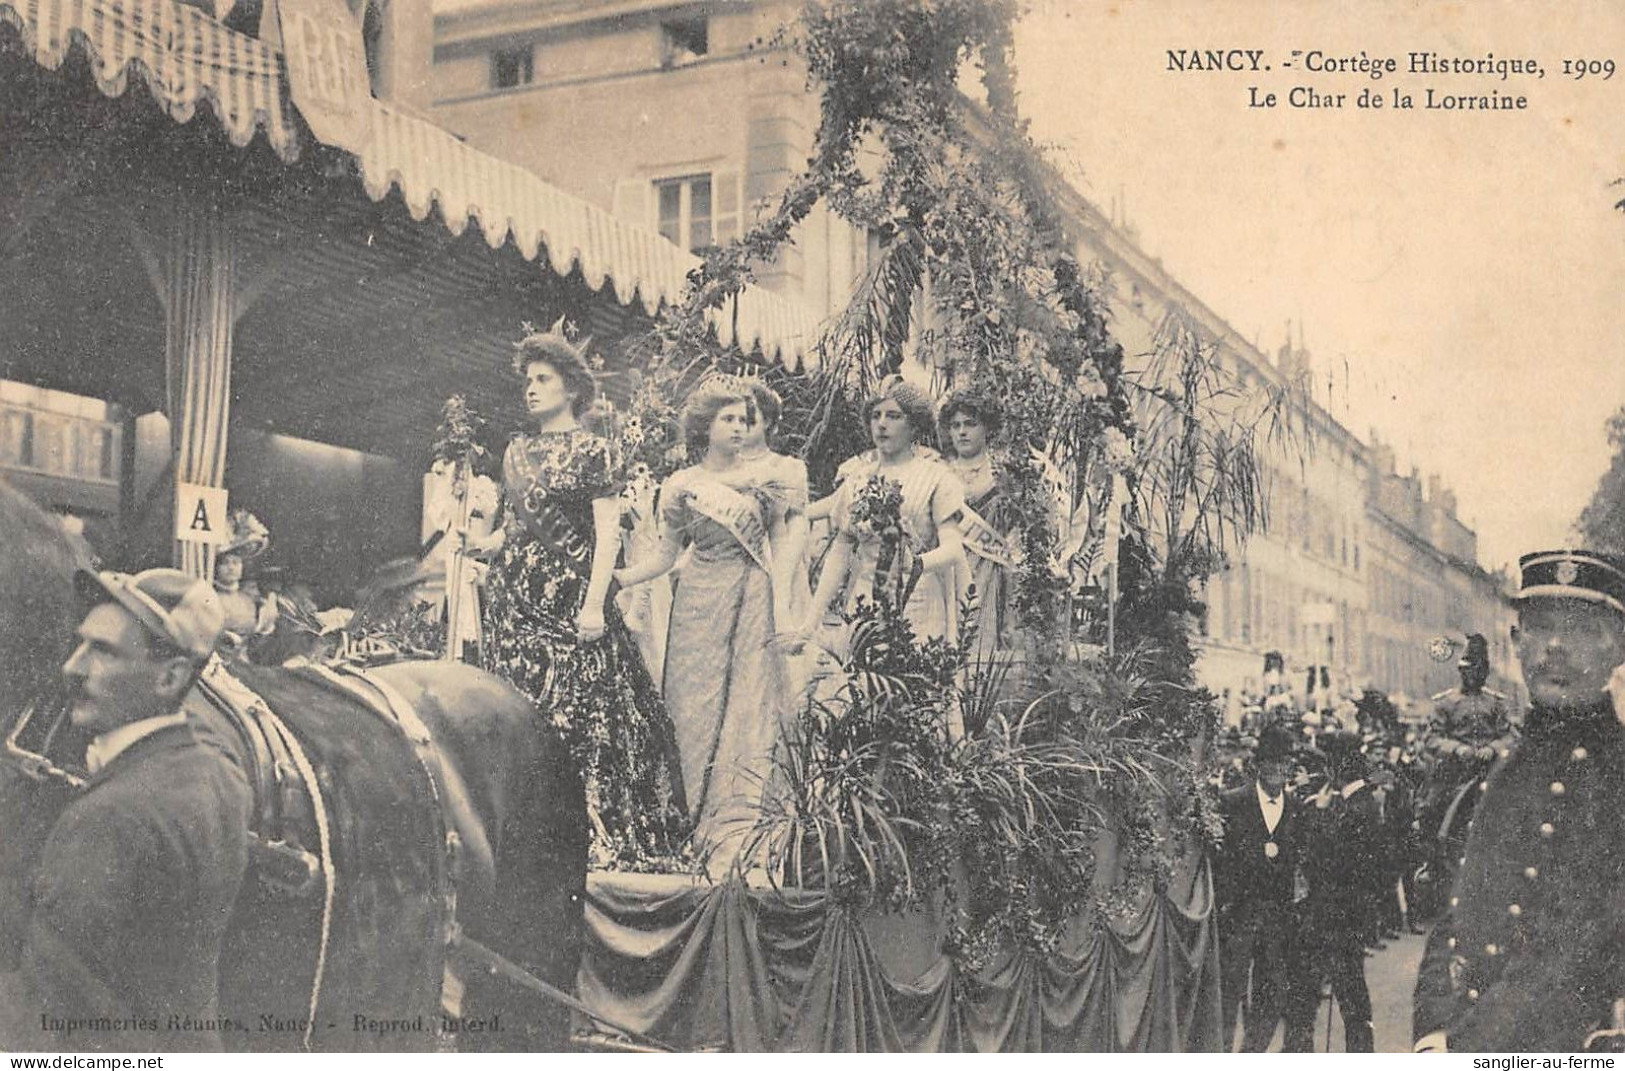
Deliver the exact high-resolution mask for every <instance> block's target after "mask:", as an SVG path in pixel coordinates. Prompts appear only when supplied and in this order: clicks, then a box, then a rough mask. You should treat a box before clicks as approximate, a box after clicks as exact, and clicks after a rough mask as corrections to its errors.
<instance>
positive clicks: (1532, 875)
mask: <svg viewBox="0 0 1625 1071" xmlns="http://www.w3.org/2000/svg"><path fill="white" fill-rule="evenodd" d="M1523 876H1524V877H1526V878H1528V879H1529V880H1530V881H1534V880H1535V879H1536V878H1538V877H1540V871H1539V870H1538V869H1536V868H1535V867H1532V866H1526V867H1524V868H1523Z"/></svg>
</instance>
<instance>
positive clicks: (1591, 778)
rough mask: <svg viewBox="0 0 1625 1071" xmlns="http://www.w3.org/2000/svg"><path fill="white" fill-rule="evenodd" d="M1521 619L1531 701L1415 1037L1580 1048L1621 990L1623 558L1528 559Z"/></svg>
mask: <svg viewBox="0 0 1625 1071" xmlns="http://www.w3.org/2000/svg"><path fill="white" fill-rule="evenodd" d="M1520 567H1521V571H1522V584H1521V587H1520V589H1519V593H1518V597H1517V600H1516V601H1517V607H1518V627H1517V630H1516V632H1515V633H1514V638H1515V641H1516V646H1517V651H1518V658H1519V660H1520V661H1521V662H1522V664H1523V673H1524V680H1525V681H1526V683H1527V684H1528V686H1529V694H1530V699H1531V702H1532V709H1531V710H1530V711H1529V714H1528V716H1527V717H1526V718H1525V719H1524V734H1523V739H1522V740H1521V741H1520V742H1518V743H1517V744H1516V745H1515V746H1514V747H1513V748H1512V749H1511V750H1510V753H1509V754H1508V755H1507V756H1505V757H1503V758H1501V759H1499V760H1498V763H1497V765H1496V768H1495V769H1494V770H1493V771H1492V772H1491V774H1490V778H1489V780H1488V781H1487V782H1486V786H1487V788H1486V791H1485V792H1484V794H1483V799H1482V802H1481V803H1480V804H1479V807H1478V811H1477V813H1476V814H1475V816H1474V819H1473V824H1472V829H1471V831H1470V834H1469V836H1468V840H1467V847H1466V854H1465V855H1464V856H1463V857H1462V860H1461V869H1460V873H1459V876H1458V879H1457V883H1456V887H1455V892H1454V895H1453V896H1452V897H1451V900H1450V910H1449V912H1448V913H1447V914H1446V916H1445V917H1444V919H1443V920H1442V921H1441V922H1440V923H1439V925H1438V926H1437V927H1435V929H1434V931H1433V934H1432V936H1431V937H1430V938H1429V940H1428V948H1427V953H1426V955H1425V956H1424V958H1423V962H1422V967H1421V971H1420V973H1419V976H1418V978H1417V984H1416V996H1415V1018H1414V1022H1413V1031H1414V1036H1415V1037H1416V1038H1417V1039H1418V1040H1417V1043H1416V1048H1417V1050H1418V1051H1443V1050H1446V1049H1448V1050H1450V1051H1481V1052H1523V1051H1554V1050H1569V1051H1573V1050H1576V1049H1579V1048H1581V1047H1582V1046H1583V1045H1584V1043H1585V1040H1586V1038H1587V1036H1588V1035H1589V1033H1590V1032H1591V1031H1592V1030H1594V1029H1596V1028H1597V1027H1599V1026H1606V1025H1608V1022H1609V1020H1610V1019H1611V1010H1612V1006H1613V1003H1614V1001H1615V1000H1616V999H1617V998H1619V997H1621V996H1625V984H1622V977H1621V975H1622V970H1625V956H1621V954H1620V953H1621V948H1622V947H1625V946H1622V943H1621V942H1622V939H1625V897H1622V896H1621V892H1620V890H1621V889H1625V726H1622V725H1621V722H1620V718H1619V716H1618V715H1617V714H1616V712H1615V709H1614V704H1613V702H1612V700H1611V698H1610V695H1609V694H1608V692H1607V691H1606V690H1605V689H1606V688H1607V686H1608V684H1609V681H1610V677H1611V676H1612V675H1613V674H1614V673H1615V672H1616V671H1617V670H1618V669H1619V667H1620V666H1621V665H1622V664H1625V568H1622V566H1621V563H1620V562H1619V561H1617V560H1614V559H1612V558H1608V557H1605V556H1604V555H1601V554H1597V553H1593V552H1589V551H1548V552H1543V553H1538V554H1530V555H1526V556H1525V557H1524V558H1523V559H1522V561H1521V562H1520Z"/></svg>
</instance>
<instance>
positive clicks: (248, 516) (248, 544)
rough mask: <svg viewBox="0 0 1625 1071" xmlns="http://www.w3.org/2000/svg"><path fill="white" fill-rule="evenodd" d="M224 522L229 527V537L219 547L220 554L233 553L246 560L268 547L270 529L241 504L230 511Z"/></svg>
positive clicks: (258, 554) (269, 543) (269, 545)
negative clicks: (223, 544)
mask: <svg viewBox="0 0 1625 1071" xmlns="http://www.w3.org/2000/svg"><path fill="white" fill-rule="evenodd" d="M226 523H227V525H229V526H230V528H231V538H230V539H228V540H226V545H225V546H223V547H221V548H220V550H219V553H220V554H235V555H237V556H238V557H239V558H242V559H244V560H247V559H249V558H257V557H259V556H260V555H261V554H264V553H265V552H266V551H267V550H269V549H270V547H271V530H270V529H269V528H267V527H265V525H264V524H263V523H261V521H260V519H259V518H258V517H256V516H254V515H253V514H252V513H250V512H248V511H247V510H246V509H243V508H242V507H241V506H239V507H238V508H236V509H234V510H232V511H231V516H230V517H229V518H227V521H226Z"/></svg>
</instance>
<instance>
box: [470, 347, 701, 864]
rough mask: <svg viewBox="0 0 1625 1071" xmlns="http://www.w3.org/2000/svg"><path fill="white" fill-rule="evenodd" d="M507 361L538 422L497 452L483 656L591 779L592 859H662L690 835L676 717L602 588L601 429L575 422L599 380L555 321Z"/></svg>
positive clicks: (608, 506)
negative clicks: (496, 522)
mask: <svg viewBox="0 0 1625 1071" xmlns="http://www.w3.org/2000/svg"><path fill="white" fill-rule="evenodd" d="M514 368H515V370H516V371H517V372H519V373H520V374H521V375H522V376H523V377H524V381H525V407H526V409H527V410H528V412H529V414H530V417H531V420H532V422H533V426H534V431H533V432H530V433H528V434H526V433H522V434H520V435H517V436H515V437H514V439H513V441H512V442H510V443H509V444H508V449H507V452H506V453H505V454H504V455H503V460H502V491H503V502H502V506H501V508H500V511H499V513H500V515H501V519H502V520H501V524H500V526H499V527H498V528H497V529H496V531H495V532H493V533H492V534H491V535H490V536H489V537H486V538H485V539H480V540H471V544H473V545H471V547H470V549H471V550H474V551H478V552H484V553H487V554H493V555H494V560H493V561H492V566H491V571H490V576H489V579H488V581H487V586H486V600H485V605H484V607H483V618H484V625H485V640H486V643H485V664H486V668H487V669H490V670H492V671H493V672H495V673H497V674H499V675H501V676H503V677H505V678H507V679H508V680H509V681H511V682H512V683H513V684H514V685H515V686H516V687H518V688H519V689H520V690H521V691H523V692H524V693H526V694H527V695H529V696H530V697H531V698H532V699H533V700H534V701H535V702H536V704H537V707H538V709H539V710H540V712H541V713H542V714H543V715H544V716H546V717H548V718H550V719H551V720H552V722H553V724H554V725H555V726H556V727H557V728H558V730H559V733H560V735H561V736H562V737H563V739H564V741H565V743H566V745H567V746H568V747H569V749H570V752H571V754H572V756H573V757H574V758H575V760H576V762H577V764H578V765H579V768H580V770H581V774H582V779H583V781H584V783H585V787H586V791H587V808H588V818H589V822H590V825H591V834H592V848H591V855H592V861H593V863H594V864H595V865H598V866H612V867H617V868H620V869H651V868H656V867H660V866H663V865H670V862H671V860H672V859H673V858H674V857H675V856H676V855H677V854H678V852H679V851H680V850H681V848H682V845H683V843H684V841H685V840H686V837H687V828H686V827H687V822H686V818H685V807H684V802H683V801H684V797H683V784H682V779H681V776H680V773H679V768H678V763H677V758H676V744H675V740H674V738H673V733H672V725H671V719H670V718H669V717H668V716H667V714H666V708H665V706H664V705H663V704H662V703H661V700H660V695H659V693H658V692H657V691H656V689H655V686H654V682H653V681H652V680H651V679H650V678H649V673H648V670H647V669H646V668H645V667H644V665H643V662H642V660H641V659H640V658H639V657H638V653H637V648H636V647H635V645H634V644H633V641H632V638H631V635H630V634H629V633H628V632H627V629H626V625H625V623H624V622H623V621H622V620H621V616H620V613H619V612H618V611H617V610H616V609H615V606H614V604H613V602H612V601H611V598H610V597H611V595H612V592H611V590H610V583H611V574H612V572H613V569H614V565H615V553H616V550H617V547H618V545H619V539H620V501H619V497H618V495H619V491H620V488H619V485H618V483H617V476H616V469H617V466H616V463H615V461H614V458H613V453H612V450H611V446H610V443H609V442H608V441H607V440H605V439H603V438H601V437H600V436H598V435H595V434H593V433H591V432H589V431H588V430H586V429H585V428H583V427H582V426H581V416H582V414H583V412H585V411H586V409H587V407H588V406H589V404H590V403H591V402H592V401H593V400H594V397H595V395H596V391H597V385H596V382H595V381H594V378H593V374H592V371H591V369H589V368H588V366H587V362H586V360H585V359H584V357H583V355H582V353H581V351H580V350H579V349H577V348H576V347H575V346H574V345H573V344H571V343H570V342H569V341H568V340H567V339H566V338H565V337H564V336H563V335H562V334H559V333H557V332H556V331H555V332H552V333H549V334H545V335H541V334H537V335H530V336H528V337H527V338H525V339H524V340H523V341H522V342H521V343H520V344H519V352H518V354H517V355H516V357H515V359H514Z"/></svg>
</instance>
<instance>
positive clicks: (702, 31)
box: [660, 17, 711, 69]
mask: <svg viewBox="0 0 1625 1071" xmlns="http://www.w3.org/2000/svg"><path fill="white" fill-rule="evenodd" d="M710 50H711V27H710V24H709V23H708V22H707V20H706V19H704V18H703V17H702V18H696V19H672V20H670V21H669V22H662V23H661V24H660V65H661V66H662V67H665V68H668V69H669V68H672V67H681V66H683V65H685V64H689V63H693V62H694V61H695V60H697V59H699V58H700V57H701V56H704V55H705V54H706V53H707V52H709V51H710Z"/></svg>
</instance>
